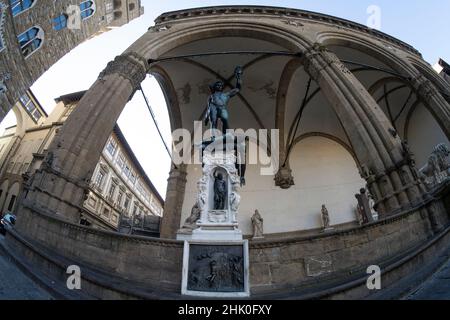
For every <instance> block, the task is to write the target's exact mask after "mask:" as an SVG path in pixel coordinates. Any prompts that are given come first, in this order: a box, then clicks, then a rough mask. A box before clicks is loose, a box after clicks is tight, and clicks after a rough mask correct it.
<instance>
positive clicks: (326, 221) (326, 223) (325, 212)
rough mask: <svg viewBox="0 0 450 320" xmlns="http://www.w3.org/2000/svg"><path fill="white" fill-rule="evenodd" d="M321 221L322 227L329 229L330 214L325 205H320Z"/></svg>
mask: <svg viewBox="0 0 450 320" xmlns="http://www.w3.org/2000/svg"><path fill="white" fill-rule="evenodd" d="M321 212H322V223H323V228H324V229H330V215H329V214H328V209H327V208H326V207H325V205H324V204H323V205H322V210H321Z"/></svg>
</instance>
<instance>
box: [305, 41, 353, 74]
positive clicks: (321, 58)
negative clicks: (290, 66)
mask: <svg viewBox="0 0 450 320" xmlns="http://www.w3.org/2000/svg"><path fill="white" fill-rule="evenodd" d="M303 64H304V67H305V71H306V72H307V73H308V74H309V75H310V76H311V78H313V79H314V80H316V81H318V79H319V77H320V73H321V72H322V70H324V69H326V68H328V67H330V66H331V65H335V66H336V67H337V68H338V69H339V70H340V71H342V72H343V73H347V74H350V73H351V71H350V70H349V69H348V68H347V67H346V66H345V65H344V64H343V63H342V61H341V60H340V59H339V57H338V56H337V55H336V54H335V53H334V52H332V51H330V50H328V49H327V48H326V47H325V46H323V45H321V44H319V43H315V44H314V45H313V46H312V47H310V48H309V49H308V50H306V52H304V54H303Z"/></svg>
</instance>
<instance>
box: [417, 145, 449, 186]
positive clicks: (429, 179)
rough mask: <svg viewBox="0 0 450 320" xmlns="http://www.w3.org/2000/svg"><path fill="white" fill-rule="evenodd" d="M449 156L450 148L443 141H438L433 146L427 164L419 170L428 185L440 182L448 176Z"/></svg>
mask: <svg viewBox="0 0 450 320" xmlns="http://www.w3.org/2000/svg"><path fill="white" fill-rule="evenodd" d="M449 156H450V149H449V148H448V147H447V146H446V145H445V144H444V143H440V144H438V145H437V146H436V147H434V148H433V152H432V153H431V155H430V157H429V158H428V162H427V164H426V165H425V166H424V167H422V168H421V169H420V170H419V172H420V175H421V176H422V177H423V180H425V184H426V185H427V186H428V187H433V186H435V185H437V184H440V183H441V182H443V181H444V180H445V179H446V178H447V177H448V176H449V171H450V164H449V162H448V157H449Z"/></svg>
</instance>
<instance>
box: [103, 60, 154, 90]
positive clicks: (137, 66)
mask: <svg viewBox="0 0 450 320" xmlns="http://www.w3.org/2000/svg"><path fill="white" fill-rule="evenodd" d="M148 69H149V65H148V62H147V60H146V59H145V58H144V57H142V56H141V55H139V54H137V53H135V52H127V53H124V54H122V55H120V56H116V57H115V58H114V60H113V61H110V62H108V64H107V65H106V68H105V69H104V70H103V71H102V72H101V73H100V75H99V76H98V79H99V80H103V79H104V78H105V77H106V76H108V75H111V74H117V75H120V76H122V77H123V78H125V79H127V80H129V81H130V83H131V86H132V87H133V92H134V91H136V90H137V88H138V87H139V85H140V84H141V82H142V81H144V79H145V77H146V76H147V71H148Z"/></svg>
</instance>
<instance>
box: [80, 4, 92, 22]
mask: <svg viewBox="0 0 450 320" xmlns="http://www.w3.org/2000/svg"><path fill="white" fill-rule="evenodd" d="M80 10H81V19H83V20H84V19H87V18H89V17H90V16H92V15H93V14H94V12H95V5H94V2H93V1H84V2H82V3H80Z"/></svg>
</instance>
